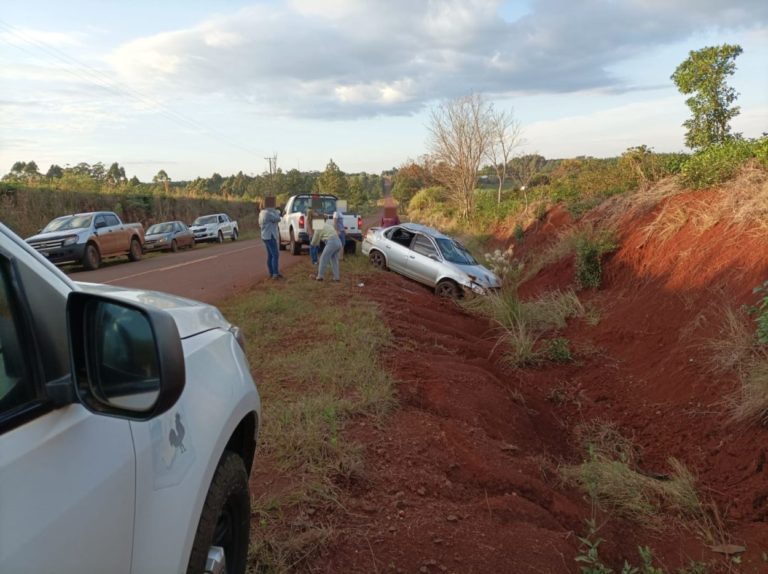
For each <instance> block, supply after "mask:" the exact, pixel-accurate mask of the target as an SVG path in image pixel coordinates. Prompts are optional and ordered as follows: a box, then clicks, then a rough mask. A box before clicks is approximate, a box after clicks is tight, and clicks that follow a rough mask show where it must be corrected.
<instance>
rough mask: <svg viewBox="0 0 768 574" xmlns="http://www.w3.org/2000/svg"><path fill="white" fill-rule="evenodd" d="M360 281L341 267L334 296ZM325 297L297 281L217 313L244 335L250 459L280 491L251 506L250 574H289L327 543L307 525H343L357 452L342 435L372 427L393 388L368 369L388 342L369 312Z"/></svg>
mask: <svg viewBox="0 0 768 574" xmlns="http://www.w3.org/2000/svg"><path fill="white" fill-rule="evenodd" d="M367 272H370V270H369V266H368V264H367V261H366V260H365V259H364V258H362V257H351V258H349V259H345V269H344V273H345V275H344V279H343V283H342V284H341V285H339V286H338V288H339V289H343V288H344V285H345V284H346V283H347V282H349V283H350V284H354V283H357V282H358V281H359V280H360V278H362V277H363V274H364V273H367ZM328 287H329V286H327V285H323V284H318V283H317V282H315V281H312V280H310V279H309V278H307V277H306V275H305V274H304V273H299V274H298V276H293V277H289V278H288V279H287V280H286V281H284V282H281V283H279V284H269V285H264V286H262V287H260V288H257V289H255V290H253V291H251V292H249V293H246V294H244V295H241V296H238V297H236V298H234V299H232V300H230V301H228V302H226V303H224V304H222V305H221V309H222V311H223V312H224V314H225V316H227V317H228V318H229V319H230V320H231V321H232V322H233V323H235V324H238V325H239V326H240V327H241V328H242V329H243V332H244V334H245V340H246V348H247V354H248V358H249V361H250V364H251V367H252V369H253V371H254V379H255V380H257V381H259V390H260V392H261V396H262V401H263V416H264V425H263V427H262V429H261V434H260V437H259V443H260V444H259V454H260V459H261V460H262V461H269V476H270V481H271V483H275V484H280V485H281V487H280V488H279V492H272V491H271V490H270V489H269V488H265V489H264V490H262V491H261V492H259V493H258V494H259V497H258V498H257V499H255V500H254V502H253V512H254V516H255V517H257V519H258V526H257V527H255V528H254V530H255V532H254V537H253V539H252V546H251V568H252V570H254V571H258V572H290V571H295V570H296V569H297V568H300V564H301V562H302V561H303V560H305V559H306V558H308V557H309V556H311V555H313V554H315V553H316V552H318V551H321V550H322V548H323V547H324V546H325V545H326V544H327V543H328V541H329V540H331V539H332V537H333V536H334V529H333V525H332V524H329V523H327V521H326V522H324V521H323V520H320V519H315V518H313V517H312V516H310V515H311V514H314V513H315V510H316V509H319V510H318V511H317V515H318V516H319V515H320V514H323V515H326V513H325V512H324V511H323V510H322V509H324V508H328V507H334V508H335V509H336V511H337V512H338V513H339V514H338V515H339V516H343V509H340V507H339V502H338V499H337V497H338V492H339V488H340V486H339V485H340V484H345V483H348V482H349V481H355V480H361V479H364V476H365V459H364V456H363V449H362V447H361V445H359V444H357V443H355V442H352V441H350V440H348V439H347V438H346V435H345V433H344V430H345V427H346V426H347V425H348V424H349V423H350V422H351V421H352V420H353V419H356V418H360V417H365V418H366V419H367V420H368V421H370V422H371V423H372V424H374V425H378V424H381V422H382V421H383V420H384V417H385V416H386V415H387V413H388V412H389V411H390V410H391V409H392V408H393V407H394V405H395V404H396V401H395V389H394V381H393V380H392V379H391V377H390V376H389V375H388V374H387V373H386V371H385V370H384V369H383V368H382V366H381V364H380V362H379V360H378V356H379V354H380V351H381V350H382V348H384V347H386V346H387V345H389V344H390V339H391V335H390V333H389V331H388V330H387V329H386V327H385V326H384V324H383V322H382V321H381V320H380V319H379V317H378V311H377V310H376V307H375V306H374V305H372V304H370V303H369V302H367V301H365V300H364V299H362V297H360V296H359V295H356V294H355V292H354V290H349V292H348V293H347V292H345V293H344V299H343V300H338V299H336V300H333V301H329V297H333V296H334V295H333V293H338V289H336V290H334V291H329V289H328ZM321 367H322V368H321ZM257 464H258V463H257ZM268 486H269V485H265V487H268ZM273 488H274V487H273ZM339 510H340V511H341V512H339Z"/></svg>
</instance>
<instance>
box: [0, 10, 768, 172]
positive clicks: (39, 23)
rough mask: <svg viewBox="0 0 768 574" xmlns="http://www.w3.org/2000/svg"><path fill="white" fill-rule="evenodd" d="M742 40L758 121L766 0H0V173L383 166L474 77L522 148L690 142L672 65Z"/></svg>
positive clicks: (611, 150)
mask: <svg viewBox="0 0 768 574" xmlns="http://www.w3.org/2000/svg"><path fill="white" fill-rule="evenodd" d="M723 43H730V44H733V43H737V44H739V45H741V46H742V48H743V49H744V52H743V53H742V54H741V56H739V57H738V59H737V60H736V65H737V71H736V73H735V75H734V76H733V77H732V78H731V79H730V81H729V84H730V85H732V86H733V87H734V88H735V89H736V90H737V91H738V92H739V94H740V96H739V99H738V100H737V104H738V105H740V106H741V114H740V115H739V116H738V117H737V118H736V119H734V120H733V121H732V127H733V129H734V131H736V132H741V133H743V134H744V136H745V137H759V136H760V135H761V134H762V133H763V132H766V131H768V2H766V1H765V0H512V1H509V0H507V1H505V0H264V1H256V2H253V1H245V0H151V1H149V0H132V1H131V2H126V1H125V0H120V1H112V0H68V1H67V2H61V1H60V0H47V1H44V0H24V1H19V0H9V1H7V2H5V3H4V6H3V10H2V12H0V174H4V173H7V172H8V171H10V169H11V166H12V165H13V163H14V162H16V161H30V160H34V161H35V162H37V164H38V166H39V168H40V170H41V171H43V172H45V171H47V169H48V167H49V166H50V165H51V164H54V163H55V164H58V165H60V166H66V165H75V164H77V163H80V162H87V163H91V164H93V163H97V162H102V163H104V164H106V165H107V166H108V165H109V164H111V163H112V162H114V161H117V162H118V163H120V165H121V166H123V167H124V168H125V170H126V172H127V175H128V177H131V176H133V175H136V176H138V177H139V179H141V180H142V181H150V180H151V179H152V177H153V176H154V175H155V174H156V173H157V172H158V171H159V170H160V169H164V170H165V171H166V172H167V173H168V175H169V176H170V177H171V179H173V180H175V181H179V180H189V179H194V178H195V177H209V176H210V175H211V174H213V173H214V172H216V173H219V174H221V175H223V176H227V175H231V174H234V173H237V172H239V171H242V172H244V173H246V174H252V175H255V174H260V173H264V172H266V171H267V170H268V166H269V163H268V160H267V159H266V158H268V157H272V156H276V157H277V165H278V167H279V168H281V169H283V170H284V171H287V170H290V169H293V168H297V169H300V170H302V171H308V170H317V171H322V170H323V169H325V166H326V165H327V163H328V162H329V160H330V159H333V161H334V162H335V163H336V164H337V165H338V166H339V167H340V168H341V169H342V170H343V171H345V172H347V173H356V172H361V171H366V172H369V173H380V172H381V171H383V170H387V169H391V168H393V167H397V166H400V165H402V164H403V163H405V162H406V161H408V160H411V159H418V158H419V156H421V155H423V154H425V153H426V152H427V151H428V125H429V117H430V111H431V110H432V109H434V108H435V107H436V106H438V105H440V104H441V103H443V102H445V101H447V100H450V99H453V98H457V97H460V96H464V95H467V94H470V93H482V94H483V95H484V96H485V97H486V98H487V99H488V101H489V102H492V103H493V105H494V106H495V107H496V108H497V109H504V110H509V111H510V112H511V113H513V114H514V117H515V118H516V119H517V121H518V122H519V123H520V125H521V128H522V137H523V141H522V143H521V146H520V148H519V149H518V152H519V153H533V152H536V153H540V154H542V155H544V156H545V157H547V158H563V157H574V156H579V155H590V156H594V157H608V156H615V155H619V154H621V153H622V152H623V151H624V150H625V149H626V148H628V147H631V146H635V145H641V144H644V145H649V146H651V147H653V148H654V149H655V150H656V151H660V152H668V151H683V150H685V147H684V134H685V129H684V128H683V127H682V123H683V121H685V120H686V119H687V118H688V117H689V111H688V108H687V107H686V105H685V98H686V96H683V95H682V94H680V93H679V92H678V91H677V89H676V88H675V86H674V84H673V83H672V81H671V79H670V75H671V74H672V73H673V72H674V70H675V68H676V67H677V65H678V64H680V63H681V62H682V61H683V60H685V58H687V57H688V53H689V52H690V51H691V50H698V49H700V48H703V47H705V46H712V45H719V44H723Z"/></svg>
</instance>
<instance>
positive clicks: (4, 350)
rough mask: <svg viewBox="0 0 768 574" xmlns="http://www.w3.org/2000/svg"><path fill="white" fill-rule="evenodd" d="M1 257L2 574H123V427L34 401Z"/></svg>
mask: <svg viewBox="0 0 768 574" xmlns="http://www.w3.org/2000/svg"><path fill="white" fill-rule="evenodd" d="M4 253H5V252H4V249H2V246H0V571H2V572H4V573H5V572H8V573H13V574H22V573H30V574H33V573H34V574H36V573H56V574H68V573H73V574H74V573H77V574H86V573H103V572H111V573H119V574H123V573H126V574H127V573H129V572H130V569H131V556H132V551H133V550H132V549H133V522H134V499H135V491H136V488H135V483H136V462H135V459H136V457H135V454H134V448H133V440H132V437H131V430H130V426H129V423H128V421H125V420H122V419H117V418H111V417H106V416H98V415H94V414H92V413H90V412H89V411H87V410H86V409H85V408H84V407H83V406H82V405H80V404H71V405H68V406H66V407H61V408H58V409H54V410H50V408H48V407H46V404H45V403H44V402H42V401H41V400H40V395H39V392H38V391H36V390H35V387H36V386H35V385H34V384H33V380H34V379H33V375H32V374H31V373H32V370H31V368H30V366H31V365H34V364H35V361H36V357H35V356H34V351H33V350H32V349H33V348H34V346H33V345H32V344H31V342H30V341H29V340H28V339H25V338H24V336H23V334H22V333H23V332H24V330H23V329H20V328H19V327H20V325H22V324H23V321H22V320H21V315H20V313H21V311H19V306H18V305H17V304H16V302H17V301H19V299H18V293H17V292H16V290H15V286H14V284H13V282H12V281H11V280H10V275H9V269H10V264H9V260H8V258H7V257H6V256H5V255H4ZM40 376H42V375H40Z"/></svg>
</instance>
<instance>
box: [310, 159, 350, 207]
mask: <svg viewBox="0 0 768 574" xmlns="http://www.w3.org/2000/svg"><path fill="white" fill-rule="evenodd" d="M317 190H318V191H319V192H320V193H328V194H331V195H335V196H336V197H343V198H346V197H347V193H348V191H349V185H348V183H347V178H346V177H345V175H344V172H343V171H341V170H340V169H339V166H338V165H336V163H335V162H334V161H333V160H330V161H329V162H328V165H327V166H325V171H324V172H323V173H322V174H321V175H320V177H319V178H318V179H317Z"/></svg>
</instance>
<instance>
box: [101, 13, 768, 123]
mask: <svg viewBox="0 0 768 574" xmlns="http://www.w3.org/2000/svg"><path fill="white" fill-rule="evenodd" d="M766 21H768V4H766V3H765V2H762V1H758V0H749V1H745V2H741V5H740V6H739V7H736V8H735V7H733V6H732V5H731V3H730V2H729V1H726V0H707V1H705V2H704V3H702V2H699V0H696V1H694V0H684V1H683V2H666V1H661V0H634V1H631V2H614V1H612V0H586V1H585V2H578V3H572V2H564V1H563V0H534V2H533V3H532V5H531V10H530V12H529V13H528V14H526V15H524V16H523V17H521V18H519V19H518V20H516V21H514V22H508V21H505V20H503V19H502V18H501V17H500V16H499V2H498V0H445V1H440V2H436V1H429V0H392V1H390V2H386V3H384V2H380V1H376V0H333V1H331V2H322V3H319V2H316V1H314V0H292V1H290V2H288V3H286V4H283V5H272V4H260V5H256V6H255V7H251V8H248V9H245V10H242V11H240V12H238V13H236V14H233V15H229V16H219V17H216V18H214V19H211V20H208V21H206V22H203V23H202V24H200V25H199V26H196V27H194V28H191V29H186V30H177V31H173V32H166V33H162V34H157V35H154V36H150V37H145V38H139V39H136V40H134V41H132V42H129V43H126V44H124V45H122V46H120V47H119V48H118V49H117V50H115V51H114V52H113V53H112V54H111V55H110V57H109V60H108V61H109V62H110V63H111V65H113V66H114V68H115V69H116V70H117V72H118V73H119V74H120V75H121V77H122V78H124V79H125V80H126V81H127V82H129V83H130V84H131V85H137V86H139V87H140V89H147V90H154V89H157V90H161V91H162V92H163V93H164V94H168V93H169V91H170V92H171V93H177V94H183V93H188V92H193V93H197V94H206V93H209V94H210V93H225V94H230V95H236V96H238V97H241V98H243V99H244V100H246V101H249V102H252V103H256V102H258V103H259V105H260V106H263V107H266V108H268V109H269V111H270V112H273V113H281V114H285V115H292V116H298V117H360V116H373V115H379V114H409V113H413V112H415V111H418V110H419V109H421V108H422V107H423V106H424V105H425V104H427V103H429V102H430V101H434V100H435V99H438V98H450V97H455V96H457V95H461V94H466V93H468V92H470V91H482V92H485V93H488V94H490V95H491V96H494V95H495V96H504V95H510V94H515V93H518V94H520V93H536V92H571V91H579V90H588V89H604V90H614V91H628V90H632V89H634V88H633V87H631V86H628V85H625V84H624V83H623V82H622V80H621V79H619V78H617V77H616V76H615V75H614V74H613V73H612V72H611V71H610V69H611V67H612V66H614V65H615V64H616V63H617V62H620V61H622V60H624V59H627V58H630V57H634V56H637V55H640V54H643V53H645V52H647V51H648V50H650V49H653V48H654V47H657V46H658V45H663V44H665V43H671V42H676V41H680V40H683V39H685V38H686V37H687V36H689V35H691V34H692V33H694V32H695V31H697V30H700V29H703V28H706V29H710V28H713V27H718V26H732V27H743V28H745V29H748V28H749V27H751V26H752V27H754V26H757V25H759V23H760V22H763V23H764V22H766Z"/></svg>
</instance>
